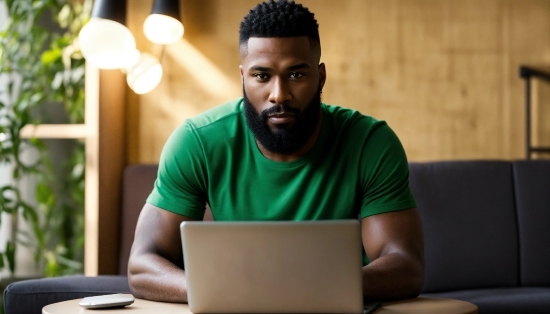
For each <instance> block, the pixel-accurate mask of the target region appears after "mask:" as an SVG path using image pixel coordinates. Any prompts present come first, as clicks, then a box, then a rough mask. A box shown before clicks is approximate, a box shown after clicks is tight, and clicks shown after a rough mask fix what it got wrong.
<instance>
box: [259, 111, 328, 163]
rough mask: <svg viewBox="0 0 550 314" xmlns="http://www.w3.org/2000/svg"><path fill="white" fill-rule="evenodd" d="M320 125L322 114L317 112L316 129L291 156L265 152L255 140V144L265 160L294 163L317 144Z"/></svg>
mask: <svg viewBox="0 0 550 314" xmlns="http://www.w3.org/2000/svg"><path fill="white" fill-rule="evenodd" d="M322 124H323V112H322V111H319V123H317V127H315V131H314V132H313V134H311V136H310V137H309V139H308V140H307V142H306V143H305V144H304V146H302V148H300V149H299V150H298V151H297V152H295V153H292V154H278V153H274V152H271V151H269V150H267V149H266V148H265V147H263V146H262V144H260V142H258V140H256V144H257V145H258V148H259V149H260V152H261V153H262V154H263V155H264V156H265V157H266V158H267V159H271V160H273V161H279V162H289V161H294V160H296V159H298V158H300V157H302V156H304V155H305V154H307V153H308V152H309V151H310V150H311V149H312V148H313V146H314V145H315V143H317V139H318V138H319V134H320V133H321V126H322Z"/></svg>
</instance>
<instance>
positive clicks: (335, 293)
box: [180, 220, 363, 313]
mask: <svg viewBox="0 0 550 314" xmlns="http://www.w3.org/2000/svg"><path fill="white" fill-rule="evenodd" d="M180 229H181V239H182V246H183V259H184V267H185V273H186V283H187V298H188V304H189V309H190V311H191V312H193V313H363V297H362V295H363V292H362V279H361V266H362V262H361V232H360V225H359V221H357V220H326V221H301V222H296V221H284V222H283V221H277V222H183V223H182V224H181V226H180Z"/></svg>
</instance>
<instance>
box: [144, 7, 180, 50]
mask: <svg viewBox="0 0 550 314" xmlns="http://www.w3.org/2000/svg"><path fill="white" fill-rule="evenodd" d="M143 32H144V33H145V37H147V39H149V40H150V41H151V42H153V43H155V44H159V45H168V44H172V43H175V42H176V41H178V40H180V39H181V37H182V36H183V24H181V22H180V21H178V20H177V19H175V18H173V17H170V16H167V15H164V14H150V15H149V16H148V17H147V18H146V19H145V22H144V23H143Z"/></svg>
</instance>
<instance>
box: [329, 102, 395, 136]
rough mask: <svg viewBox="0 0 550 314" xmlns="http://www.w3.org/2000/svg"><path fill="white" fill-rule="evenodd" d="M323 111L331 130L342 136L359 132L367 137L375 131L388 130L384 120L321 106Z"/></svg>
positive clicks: (356, 112) (351, 111)
mask: <svg viewBox="0 0 550 314" xmlns="http://www.w3.org/2000/svg"><path fill="white" fill-rule="evenodd" d="M323 110H324V112H325V116H326V117H327V118H328V120H329V123H330V124H331V126H332V128H333V129H334V130H336V131H337V132H339V133H341V135H344V136H348V135H349V133H350V132H351V133H356V132H359V133H360V134H363V135H365V137H367V136H368V135H369V134H370V133H371V132H373V131H374V130H376V129H380V128H382V129H386V128H387V129H389V127H388V126H387V124H386V122H385V121H384V120H378V119H375V118H373V117H371V116H368V115H364V114H362V113H361V112H359V111H357V110H354V109H349V108H344V107H341V106H337V105H331V104H323ZM383 132H384V131H383Z"/></svg>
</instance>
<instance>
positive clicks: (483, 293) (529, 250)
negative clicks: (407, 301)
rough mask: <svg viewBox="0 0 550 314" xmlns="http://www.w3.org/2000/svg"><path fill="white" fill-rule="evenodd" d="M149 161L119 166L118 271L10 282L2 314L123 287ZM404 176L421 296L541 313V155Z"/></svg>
mask: <svg viewBox="0 0 550 314" xmlns="http://www.w3.org/2000/svg"><path fill="white" fill-rule="evenodd" d="M156 169H157V168H156V165H135V166H130V167H128V168H127V169H126V171H125V174H124V189H123V191H124V196H123V207H122V211H123V212H122V217H123V219H122V221H123V222H124V223H123V226H122V233H121V247H122V250H121V252H120V267H119V273H120V276H99V277H84V276H71V277H61V278H52V279H40V280H30V281H23V282H18V283H14V284H11V285H10V286H8V287H7V288H6V290H5V292H4V302H5V310H6V313H7V314H15V313H40V312H41V308H42V307H43V306H44V305H46V304H50V303H54V302H60V301H63V300H69V299H74V298H82V297H85V296H90V295H98V294H107V293H114V292H125V293H129V288H128V282H127V280H126V277H125V274H126V270H127V262H128V256H129V252H130V246H131V243H132V240H133V232H134V228H135V225H136V222H137V217H138V215H139V211H140V209H141V207H142V206H143V203H144V201H145V198H146V197H147V195H148V193H149V192H150V190H151V188H152V186H153V181H154V179H155V178H156ZM410 182H411V188H412V191H413V194H414V195H415V197H416V199H417V202H418V207H419V210H420V213H421V217H422V223H423V228H424V236H425V244H426V245H425V257H426V282H425V286H424V291H423V295H424V296H429V297H447V298H454V299H461V300H466V301H469V302H472V303H474V304H476V305H477V306H478V307H479V312H480V313H550V161H517V162H508V161H452V162H427V163H411V164H410Z"/></svg>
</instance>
